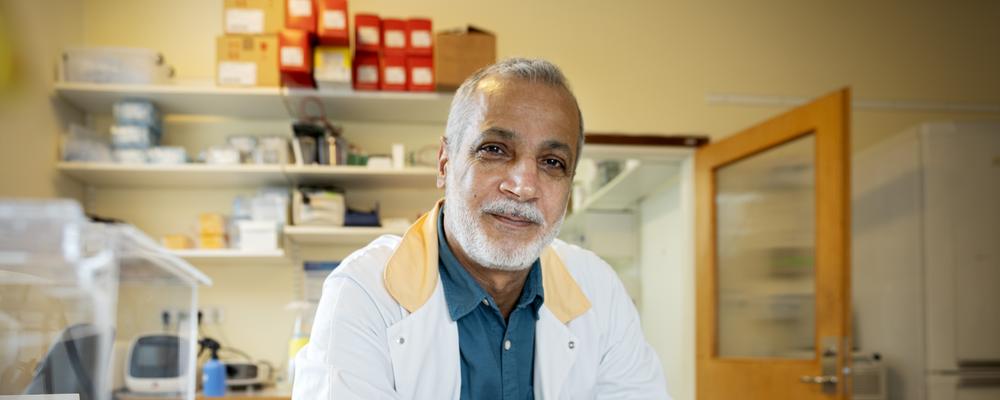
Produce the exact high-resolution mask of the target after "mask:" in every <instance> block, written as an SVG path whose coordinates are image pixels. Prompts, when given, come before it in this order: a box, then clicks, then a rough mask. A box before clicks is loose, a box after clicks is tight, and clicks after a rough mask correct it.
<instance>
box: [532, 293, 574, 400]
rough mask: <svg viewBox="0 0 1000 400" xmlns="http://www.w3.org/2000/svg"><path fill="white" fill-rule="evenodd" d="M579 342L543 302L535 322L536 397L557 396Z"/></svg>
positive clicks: (571, 365)
mask: <svg viewBox="0 0 1000 400" xmlns="http://www.w3.org/2000/svg"><path fill="white" fill-rule="evenodd" d="M579 346H580V343H577V338H576V337H575V336H573V333H572V332H571V331H570V330H569V327H568V326H566V324H564V323H563V322H562V321H560V320H559V318H557V317H556V316H555V315H554V314H553V313H552V311H550V310H549V309H548V307H545V306H544V305H543V306H542V307H541V308H539V309H538V322H537V323H536V324H535V374H534V386H535V398H536V399H558V398H559V395H560V392H561V391H562V388H563V384H564V383H565V381H566V377H568V376H569V371H570V368H572V367H573V363H574V362H575V361H576V353H577V352H578V351H580V349H579Z"/></svg>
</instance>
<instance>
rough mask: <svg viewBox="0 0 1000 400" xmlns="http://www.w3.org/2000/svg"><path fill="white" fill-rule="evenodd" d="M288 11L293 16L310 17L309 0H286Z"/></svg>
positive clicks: (310, 3) (310, 7)
mask: <svg viewBox="0 0 1000 400" xmlns="http://www.w3.org/2000/svg"><path fill="white" fill-rule="evenodd" d="M288 13H289V14H291V15H292V16H293V17H311V16H312V15H313V8H312V1H311V0H288Z"/></svg>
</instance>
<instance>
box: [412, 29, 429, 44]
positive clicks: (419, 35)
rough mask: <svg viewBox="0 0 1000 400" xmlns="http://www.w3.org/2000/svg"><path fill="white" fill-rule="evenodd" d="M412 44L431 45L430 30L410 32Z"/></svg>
mask: <svg viewBox="0 0 1000 400" xmlns="http://www.w3.org/2000/svg"><path fill="white" fill-rule="evenodd" d="M410 45H411V46H412V47H431V32H430V31H413V32H410Z"/></svg>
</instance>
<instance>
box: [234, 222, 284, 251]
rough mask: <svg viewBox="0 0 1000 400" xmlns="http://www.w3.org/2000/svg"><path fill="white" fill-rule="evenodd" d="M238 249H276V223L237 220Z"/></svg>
mask: <svg viewBox="0 0 1000 400" xmlns="http://www.w3.org/2000/svg"><path fill="white" fill-rule="evenodd" d="M237 227H238V228H239V230H240V250H246V251H268V250H277V249H278V224H277V222H275V221H239V222H238V223H237Z"/></svg>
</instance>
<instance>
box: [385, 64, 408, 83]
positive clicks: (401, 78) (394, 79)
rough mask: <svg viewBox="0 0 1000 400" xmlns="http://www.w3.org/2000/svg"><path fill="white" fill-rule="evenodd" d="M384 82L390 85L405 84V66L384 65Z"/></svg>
mask: <svg viewBox="0 0 1000 400" xmlns="http://www.w3.org/2000/svg"><path fill="white" fill-rule="evenodd" d="M385 83H387V84H391V85H405V84H406V68H403V67H385Z"/></svg>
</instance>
